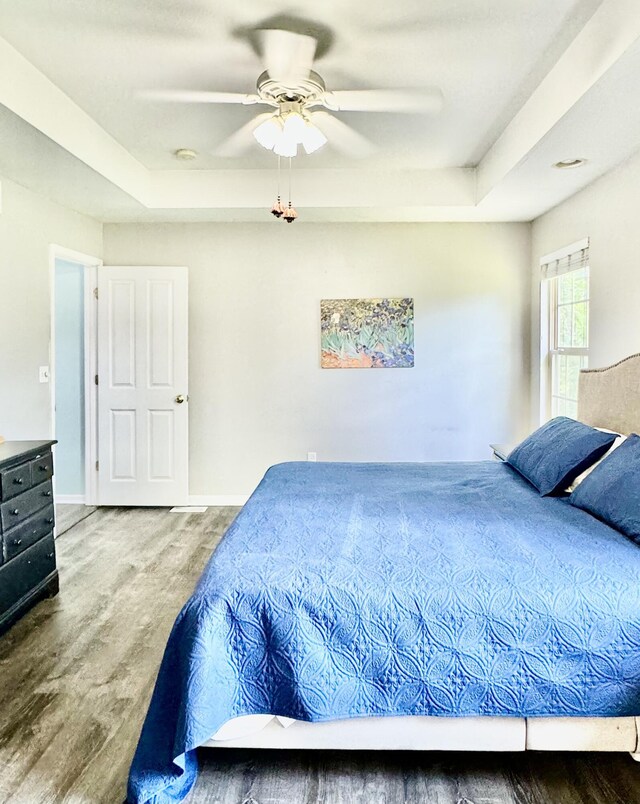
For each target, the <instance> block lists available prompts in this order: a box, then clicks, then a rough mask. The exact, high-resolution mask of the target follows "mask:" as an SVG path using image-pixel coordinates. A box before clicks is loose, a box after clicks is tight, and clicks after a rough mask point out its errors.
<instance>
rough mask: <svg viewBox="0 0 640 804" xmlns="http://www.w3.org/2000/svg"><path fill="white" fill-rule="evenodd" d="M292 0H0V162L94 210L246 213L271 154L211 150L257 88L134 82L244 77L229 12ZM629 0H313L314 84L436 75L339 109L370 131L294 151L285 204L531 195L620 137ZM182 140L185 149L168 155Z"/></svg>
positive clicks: (525, 214) (556, 184)
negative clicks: (407, 109)
mask: <svg viewBox="0 0 640 804" xmlns="http://www.w3.org/2000/svg"><path fill="white" fill-rule="evenodd" d="M303 10H305V11H306V9H302V8H301V7H299V6H283V5H281V4H280V3H277V2H274V1H273V0H245V2H243V3H238V2H235V3H231V2H229V0H223V2H212V0H208V2H205V0H137V2H132V1H131V0H102V2H97V1H96V0H94V1H93V2H87V0H56V2H51V0H20V2H19V3H15V2H12V1H10V0H0V37H2V38H3V40H4V42H1V41H0V68H2V67H3V68H4V69H0V104H3V105H2V106H0V144H1V145H2V146H3V147H2V148H0V170H1V171H2V172H3V173H4V174H5V175H8V176H9V178H12V179H14V180H16V181H19V182H21V183H23V184H25V185H26V186H30V187H32V188H33V189H36V190H39V191H41V192H44V193H45V194H47V195H49V196H50V197H53V198H55V199H56V200H59V201H61V202H62V203H67V204H68V205H70V206H72V207H73V208H75V209H80V210H81V211H86V212H88V213H89V214H92V215H94V216H96V217H98V218H101V219H103V220H119V219H122V220H129V219H149V220H151V219H158V218H162V219H165V220H171V219H176V220H178V219H180V220H185V219H194V220H196V219H197V220H203V219H207V211H209V212H210V218H211V219H216V220H217V219H231V220H243V219H256V218H258V219H259V214H261V210H262V208H263V206H268V205H269V204H270V201H271V200H272V199H271V196H272V195H273V186H274V176H273V172H272V168H273V163H274V157H273V155H272V154H270V153H268V152H267V151H265V150H264V149H262V148H260V146H258V145H257V144H256V145H255V146H254V147H253V148H251V149H250V151H249V152H248V154H247V156H246V157H243V158H241V159H234V160H231V159H221V158H219V157H216V156H214V155H213V153H212V151H213V149H214V148H215V147H216V146H217V145H218V144H219V143H220V142H221V141H222V140H224V139H225V138H226V137H227V136H228V135H229V134H231V133H232V132H233V131H234V130H235V129H237V128H239V127H240V126H241V125H243V124H244V123H245V122H246V121H247V120H249V119H250V118H251V116H253V115H254V114H255V113H256V111H255V107H253V108H252V107H243V106H207V105H202V106H200V105H195V104H185V105H176V104H160V103H158V102H151V101H149V100H143V99H141V98H140V97H139V96H136V92H137V91H138V90H145V89H177V88H180V89H194V90H195V89H205V90H222V91H234V92H251V91H252V90H253V89H254V87H255V81H256V78H257V76H258V74H259V73H260V72H261V69H262V67H261V65H260V61H259V59H258V57H257V56H256V54H255V53H254V51H253V49H252V48H251V46H250V43H249V40H248V38H247V36H246V30H247V29H251V28H255V27H259V26H260V23H261V22H263V21H265V20H267V19H268V18H270V17H273V16H275V15H284V17H285V19H286V17H287V15H289V16H291V15H293V14H297V15H298V17H301V16H302V11H303ZM639 11H640V3H638V2H637V0H634V2H630V0H535V2H531V0H397V2H395V3H389V2H387V0H384V2H383V0H350V2H344V0H324V2H322V3H318V4H317V5H316V6H315V7H314V9H313V10H310V9H309V11H308V17H309V18H310V20H309V21H308V25H309V26H311V27H312V28H313V26H320V28H321V30H322V31H323V34H322V37H321V44H320V50H321V51H326V52H323V53H321V55H320V58H319V59H318V60H317V63H316V65H315V67H316V69H317V70H318V72H320V73H321V75H322V76H323V77H324V79H325V81H326V82H327V85H328V86H329V88H331V89H350V88H377V87H380V88H393V87H428V86H434V85H435V86H439V87H440V88H441V89H442V91H443V93H444V96H445V107H444V110H443V112H442V113H441V114H440V115H439V116H437V117H430V116H428V115H397V116H394V115H382V114H363V113H350V114H342V115H341V117H342V119H344V120H345V122H348V123H349V124H350V125H352V126H353V127H354V128H356V129H357V130H358V131H360V132H361V133H362V134H364V135H366V136H367V137H368V138H369V139H371V140H372V141H373V142H374V144H375V145H376V146H377V151H376V153H375V154H374V155H373V156H372V157H369V158H367V159H363V160H352V159H348V158H346V157H344V156H341V155H339V154H338V153H336V152H335V151H333V150H332V149H331V148H330V147H326V148H324V149H322V150H321V151H319V152H318V153H316V154H313V155H311V156H305V157H301V158H299V159H297V160H296V164H295V167H296V174H297V178H296V186H297V188H298V199H301V200H298V201H297V204H298V206H301V205H302V206H305V207H306V208H308V209H309V210H312V209H313V210H314V211H315V212H314V214H311V215H309V216H308V218H307V219H315V218H317V219H321V218H322V219H336V220H361V219H362V220H366V219H368V220H371V219H380V220H388V219H392V220H393V219H399V220H405V219H415V220H429V219H434V220H442V219H452V220H459V219H468V220H484V219H486V220H496V219H504V220H529V219H530V218H531V217H534V216H535V215H537V214H540V212H542V211H544V210H545V209H548V208H549V207H551V206H553V205H554V204H555V203H558V202H559V201H560V200H562V199H563V198H564V197H567V195H570V194H571V193H572V192H575V191H576V190H577V189H580V187H582V186H584V185H585V184H587V183H589V182H590V181H592V180H593V179H594V178H596V177H597V176H598V175H601V174H602V173H603V172H605V171H606V170H608V169H610V168H611V167H612V166H614V165H615V164H617V163H618V162H620V161H621V160H622V159H624V158H626V157H627V156H628V155H629V154H630V153H631V152H632V151H633V150H634V149H635V148H636V147H637V145H636V139H635V132H636V131H637V130H638V129H637V125H638V122H640V120H636V117H638V116H637V115H636V114H635V112H633V111H630V108H629V107H630V105H631V104H635V108H640V97H637V98H636V95H638V94H639V91H638V89H637V88H636V87H639V86H640V81H639V80H638V79H639V78H640V59H639V58H638V52H640V50H639V49H638V45H637V39H638V36H640V15H639V13H638V12H639ZM576 37H578V40H577V42H578V44H579V45H580V47H577V46H576V45H575V43H574V40H576ZM572 43H574V44H572ZM15 51H17V53H16V52H15ZM581 54H582V55H581ZM583 54H587V56H588V57H589V58H588V59H585V58H584V55H583ZM20 57H24V59H21V58H20ZM45 78H46V79H48V81H45ZM554 78H556V79H557V80H556V81H554V80H553V79H554ZM545 82H546V83H545ZM603 88H606V92H603ZM536 93H537V94H536ZM597 98H599V99H600V100H599V101H598V102H596V101H595V99H597ZM603 99H604V100H607V103H608V105H607V117H606V118H605V116H604V114H603V113H602V109H603V106H602V104H603V102H604V100H603ZM567 121H570V124H568V122H567ZM577 131H579V132H580V136H576V132H577ZM534 134H535V136H534ZM9 146H10V147H9ZM180 147H186V148H193V149H195V150H196V151H198V152H199V158H198V159H197V160H196V161H194V162H193V163H189V164H188V165H185V164H184V163H180V162H178V161H177V160H176V159H175V158H174V156H173V151H174V150H175V149H177V148H180ZM574 149H579V150H574ZM573 156H586V157H587V158H589V164H588V166H587V168H583V169H581V170H579V171H570V172H565V173H560V172H559V171H553V172H551V168H550V163H551V162H552V161H557V160H558V159H562V158H567V157H569V158H570V157H573ZM476 166H477V170H469V169H468V168H476ZM408 175H413V176H414V178H413V179H408V178H407V177H408ZM64 177H66V182H65V181H64ZM65 183H66V184H67V185H68V186H66V187H65ZM216 187H219V188H222V189H221V190H220V192H219V193H218V194H216ZM476 187H478V188H479V192H476ZM542 190H544V192H542ZM329 191H330V192H329ZM331 196H332V197H331ZM214 210H215V213H214ZM318 210H324V211H322V212H320V213H318Z"/></svg>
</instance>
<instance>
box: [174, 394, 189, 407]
mask: <svg viewBox="0 0 640 804" xmlns="http://www.w3.org/2000/svg"><path fill="white" fill-rule="evenodd" d="M188 399H189V397H188V396H185V395H184V394H178V396H177V397H176V402H177V403H178V405H181V404H182V403H183V402H186V401H187V400H188Z"/></svg>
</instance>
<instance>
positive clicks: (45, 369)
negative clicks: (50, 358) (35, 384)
mask: <svg viewBox="0 0 640 804" xmlns="http://www.w3.org/2000/svg"><path fill="white" fill-rule="evenodd" d="M38 376H39V378H40V382H49V366H40V370H39V372H38Z"/></svg>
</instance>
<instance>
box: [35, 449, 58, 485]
mask: <svg viewBox="0 0 640 804" xmlns="http://www.w3.org/2000/svg"><path fill="white" fill-rule="evenodd" d="M52 477H53V455H52V454H51V453H50V452H46V453H44V455H38V456H36V458H35V459H34V460H33V461H31V478H32V483H33V485H34V486H35V485H36V484H37V483H42V482H43V481H44V480H49V479H50V478H52Z"/></svg>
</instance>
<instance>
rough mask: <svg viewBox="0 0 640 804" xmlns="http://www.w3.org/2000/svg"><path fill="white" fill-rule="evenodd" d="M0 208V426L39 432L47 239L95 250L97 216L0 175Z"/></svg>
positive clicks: (42, 431) (44, 415) (19, 434)
mask: <svg viewBox="0 0 640 804" xmlns="http://www.w3.org/2000/svg"><path fill="white" fill-rule="evenodd" d="M1 187H2V212H1V213H0V311H1V312H0V344H2V346H1V348H0V434H2V435H4V436H5V438H13V439H29V438H46V437H48V436H49V433H50V429H49V428H50V404H49V385H48V384H44V383H40V382H39V381H38V367H39V366H45V365H48V364H49V329H50V312H49V309H50V308H49V305H50V301H49V246H50V245H51V244H56V245H60V246H64V247H65V248H70V249H74V250H75V251H81V252H83V253H85V254H90V255H92V256H96V257H99V256H100V255H101V253H102V224H100V223H98V222H97V221H94V220H92V219H91V218H87V217H85V216H84V215H79V214H78V213H76V212H72V211H70V210H68V209H65V208H64V207H60V206H58V205H57V204H54V203H52V202H50V201H48V200H46V199H45V198H43V197H41V196H38V195H35V194H34V193H31V192H30V191H29V190H25V189H24V188H23V187H20V186H18V185H17V184H14V183H13V182H10V181H7V180H4V179H3V180H2V181H1Z"/></svg>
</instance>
